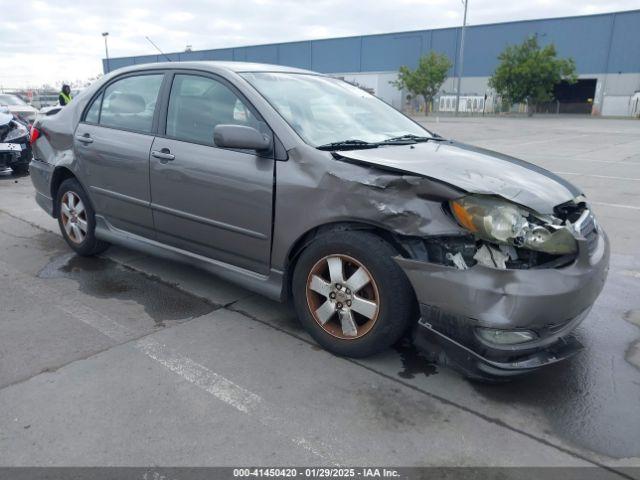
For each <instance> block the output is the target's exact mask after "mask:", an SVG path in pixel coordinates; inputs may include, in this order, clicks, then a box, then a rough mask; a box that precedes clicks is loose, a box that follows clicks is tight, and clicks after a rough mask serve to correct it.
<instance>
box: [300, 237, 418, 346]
mask: <svg viewBox="0 0 640 480" xmlns="http://www.w3.org/2000/svg"><path fill="white" fill-rule="evenodd" d="M396 255H398V252H397V251H396V250H395V249H394V248H393V247H392V246H391V245H389V243H387V242H386V241H384V240H383V239H382V238H380V237H378V236H377V235H374V234H373V233H370V232H363V231H348V230H347V231H335V232H329V233H325V234H322V235H321V236H319V237H317V238H316V239H315V240H314V241H313V242H312V243H311V244H310V245H309V246H307V247H306V248H305V250H303V251H302V253H301V254H300V256H299V259H298V262H297V263H296V266H295V270H294V273H293V279H292V282H293V283H292V292H293V300H294V305H295V308H296V312H297V314H298V318H299V319H300V322H301V323H302V325H303V326H304V328H305V329H306V330H307V331H308V332H309V334H310V335H311V336H312V337H313V338H314V339H315V340H316V341H317V342H318V343H319V344H320V345H322V346H323V347H324V348H325V349H327V350H329V351H330V352H332V353H335V354H337V355H342V356H347V357H366V356H369V355H373V354H375V353H379V352H381V351H383V350H385V349H387V348H388V347H389V346H391V345H393V344H394V343H395V342H396V341H398V340H399V339H400V337H401V336H402V335H403V334H404V333H405V332H406V330H407V328H408V327H409V325H410V323H411V322H412V321H415V320H416V319H417V315H416V308H415V305H416V304H415V302H416V301H415V296H414V293H413V288H412V286H411V284H410V283H409V280H408V279H407V277H406V275H405V274H404V272H403V271H402V269H401V268H400V267H399V266H398V264H397V263H396V262H395V261H394V260H393V257H394V256H396Z"/></svg>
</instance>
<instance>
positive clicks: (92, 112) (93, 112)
mask: <svg viewBox="0 0 640 480" xmlns="http://www.w3.org/2000/svg"><path fill="white" fill-rule="evenodd" d="M101 103H102V94H100V95H98V96H97V97H96V98H95V99H94V100H93V103H92V104H91V106H90V107H89V110H87V114H86V115H85V117H84V121H85V122H87V123H98V122H99V121H100V104H101Z"/></svg>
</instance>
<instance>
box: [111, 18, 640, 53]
mask: <svg viewBox="0 0 640 480" xmlns="http://www.w3.org/2000/svg"><path fill="white" fill-rule="evenodd" d="M638 12H640V9H633V10H618V11H615V12H603V13H589V14H586V15H565V16H562V17H545V18H531V19H524V20H514V21H511V22H492V23H480V24H477V25H467V28H468V29H473V28H479V27H492V26H496V25H515V24H519V23H531V22H545V21H553V20H570V19H578V18H580V19H581V18H593V17H604V16H614V17H615V16H616V15H619V14H627V13H638ZM460 28H461V26H454V27H439V28H423V29H418V30H403V31H399V32H398V31H396V32H380V33H366V34H359V35H346V36H342V37H326V38H311V39H308V40H292V41H282V42H270V43H256V44H248V45H235V46H229V47H216V48H206V49H202V50H193V51H191V52H183V51H180V52H168V53H166V54H165V55H167V56H168V55H178V54H181V53H200V52H210V51H216V50H217V51H220V50H234V49H237V48H238V49H239V48H252V47H274V46H278V45H293V44H301V43H313V42H324V41H331V40H348V39H357V38H367V37H381V36H389V35H407V34H417V33H425V32H437V31H444V30H459V29H460ZM154 55H155V56H160V54H153V53H146V54H140V55H126V56H122V57H110V58H109V60H119V59H124V58H137V57H147V56H154ZM102 60H103V61H106V58H103V59H102ZM187 61H188V60H187ZM222 61H224V60H222Z"/></svg>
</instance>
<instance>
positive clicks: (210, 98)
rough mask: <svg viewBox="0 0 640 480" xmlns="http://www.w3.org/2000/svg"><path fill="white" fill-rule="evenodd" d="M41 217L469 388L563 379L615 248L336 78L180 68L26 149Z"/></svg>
mask: <svg viewBox="0 0 640 480" xmlns="http://www.w3.org/2000/svg"><path fill="white" fill-rule="evenodd" d="M32 142H33V149H34V161H33V162H32V166H31V172H32V173H31V178H32V181H33V183H34V185H35V187H36V191H37V193H36V200H37V202H38V203H39V204H40V205H41V206H42V208H44V209H45V210H46V211H47V212H48V213H49V214H50V215H52V216H54V217H56V218H57V219H58V222H59V224H60V229H61V232H62V235H63V236H64V238H65V239H66V241H67V243H68V244H69V245H70V247H71V248H72V249H73V250H75V251H76V252H77V253H78V254H80V255H95V254H98V253H100V252H102V251H104V250H105V249H106V248H107V247H108V245H109V243H117V244H121V245H126V246H129V247H131V248H137V249H140V250H143V251H146V252H149V253H154V254H160V255H164V256H167V257H171V258H175V259H179V260H181V261H185V262H189V263H191V264H194V265H197V266H198V267H200V268H204V269H207V270H209V271H211V272H213V273H215V274H217V275H219V276H221V277H223V278H226V279H228V280H230V281H233V282H236V283H238V284H240V285H242V286H244V287H246V288H248V289H251V290H253V291H255V292H258V293H260V294H263V295H265V296H267V297H269V298H272V299H276V300H280V301H287V300H291V301H292V302H293V305H294V306H295V308H296V311H297V314H298V317H299V319H300V321H301V322H302V324H303V325H304V327H305V328H306V329H307V330H308V331H309V333H310V334H311V335H312V336H313V337H314V338H315V339H316V341H317V342H318V343H320V344H321V345H322V346H323V347H325V348H326V349H328V350H330V351H332V352H334V353H336V354H338V355H346V356H354V357H360V356H366V355H372V354H375V353H377V352H380V351H382V350H384V349H386V348H387V347H389V346H390V345H392V344H393V343H394V342H397V341H398V340H399V339H400V338H401V337H402V336H403V335H405V334H407V333H409V332H410V333H411V334H412V335H413V337H414V339H415V341H416V343H417V344H418V345H420V346H421V347H422V348H424V349H425V350H427V351H428V352H430V353H432V354H434V358H436V357H437V358H438V359H439V360H444V361H446V362H447V363H448V364H450V365H452V366H453V367H455V368H457V369H459V370H461V371H463V372H464V373H465V374H466V375H468V376H470V377H473V378H485V379H496V378H508V377H511V376H515V375H520V374H522V373H526V372H529V371H532V370H534V369H537V368H539V367H542V366H544V365H548V364H552V363H555V362H557V361H559V360H562V359H565V358H568V357H570V356H571V355H573V354H574V353H576V352H577V351H579V350H580V349H581V348H582V346H581V345H580V343H579V342H578V341H577V340H576V339H575V338H574V337H573V336H572V335H571V332H572V331H573V330H574V329H575V327H576V326H577V325H578V324H579V323H580V322H581V321H582V320H583V319H584V318H585V316H586V315H587V314H588V312H589V310H590V308H591V306H592V304H593V303H594V301H595V300H596V298H597V296H598V295H599V293H600V291H601V289H602V287H603V284H604V281H605V278H606V275H607V271H608V263H609V245H608V240H607V236H606V234H605V232H604V231H603V230H602V228H601V227H600V226H599V225H598V224H597V222H596V220H595V218H594V216H593V214H592V212H591V211H590V209H589V205H588V203H587V201H586V198H585V197H584V195H583V193H582V192H581V191H580V190H579V189H578V188H576V187H575V186H574V185H572V184H571V183H569V182H567V181H566V180H564V179H563V178H561V177H559V176H557V175H555V174H553V173H551V172H549V171H547V170H544V169H542V168H540V167H537V166H535V165H532V164H529V163H526V162H524V161H521V160H518V159H515V158H512V157H508V156H505V155H501V154H498V153H495V152H491V151H487V150H483V149H479V148H475V147H472V146H469V145H464V144H461V143H458V142H455V141H452V140H447V139H444V138H442V137H440V136H438V135H436V134H435V133H432V132H430V131H428V130H425V129H424V128H423V127H422V126H420V125H419V124H417V123H415V122H413V121H412V120H411V119H409V118H407V117H405V116H404V115H402V114H401V113H399V112H398V111H396V110H394V109H393V108H391V107H390V106H389V105H387V104H386V103H384V102H382V101H380V100H379V99H377V98H375V97H374V96H372V95H370V94H369V93H367V92H365V91H363V90H361V89H359V88H357V87H354V86H352V85H349V84H347V83H345V82H342V81H340V80H336V79H333V78H330V77H327V76H324V75H320V74H316V73H314V72H309V71H305V70H299V69H295V68H287V67H279V66H272V65H258V64H251V63H232V62H185V63H163V64H152V65H144V66H136V67H130V68H126V69H122V70H118V71H115V72H112V73H110V74H109V75H106V76H105V77H104V78H103V79H101V80H100V81H99V82H96V83H95V84H94V85H93V86H91V87H90V88H88V89H87V90H85V91H84V92H82V94H80V95H79V96H78V97H76V98H75V99H74V101H73V103H72V104H70V105H69V106H68V107H66V108H64V109H63V110H62V111H61V112H60V113H58V114H56V115H53V116H51V117H43V118H39V119H38V120H37V122H36V124H35V126H34V129H33V132H32Z"/></svg>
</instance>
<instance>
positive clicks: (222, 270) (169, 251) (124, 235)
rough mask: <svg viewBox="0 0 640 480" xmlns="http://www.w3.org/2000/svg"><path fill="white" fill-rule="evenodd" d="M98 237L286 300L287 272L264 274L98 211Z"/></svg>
mask: <svg viewBox="0 0 640 480" xmlns="http://www.w3.org/2000/svg"><path fill="white" fill-rule="evenodd" d="M96 237H98V238H99V239H100V240H104V241H106V242H109V243H113V244H117V245H121V246H123V247H127V248H131V249H133V250H138V251H141V252H144V253H147V254H149V255H153V256H158V257H163V258H166V259H169V260H174V261H178V262H181V263H186V264H189V265H193V266H194V267H197V268H200V269H202V270H206V271H208V272H210V273H213V274H214V275H216V276H218V277H220V278H223V279H224V280H227V281H229V282H232V283H235V284H237V285H239V286H241V287H244V288H246V289H248V290H251V291H252V292H255V293H258V294H260V295H264V296H265V297H268V298H270V299H272V300H277V301H279V302H281V301H282V293H283V288H282V287H283V280H284V273H283V272H281V271H280V270H275V269H271V270H270V273H269V274H268V275H261V274H259V273H256V272H252V271H250V270H246V269H244V268H239V267H236V266H234V265H230V264H228V263H224V262H220V261H218V260H214V259H212V258H208V257H204V256H202V255H198V254H197V253H193V252H189V251H187V250H182V249H180V248H176V247H173V246H170V245H165V244H163V243H160V242H157V241H155V240H150V239H148V238H144V237H141V236H139V235H135V234H132V233H129V232H125V231H124V230H120V229H118V228H115V227H114V226H113V225H111V224H110V223H109V222H108V221H107V220H106V219H105V218H104V217H103V216H101V215H96Z"/></svg>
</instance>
